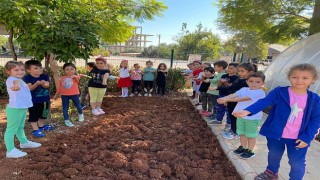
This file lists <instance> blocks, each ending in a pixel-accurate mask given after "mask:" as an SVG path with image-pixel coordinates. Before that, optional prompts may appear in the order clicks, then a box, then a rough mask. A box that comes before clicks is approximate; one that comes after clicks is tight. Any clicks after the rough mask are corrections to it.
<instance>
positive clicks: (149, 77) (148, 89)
mask: <svg viewBox="0 0 320 180" xmlns="http://www.w3.org/2000/svg"><path fill="white" fill-rule="evenodd" d="M152 65H153V63H152V61H147V62H146V66H147V67H146V68H144V70H143V82H144V92H145V94H144V96H152V95H151V93H152V91H153V81H154V79H155V74H156V72H157V70H156V69H155V68H153V67H152Z"/></svg>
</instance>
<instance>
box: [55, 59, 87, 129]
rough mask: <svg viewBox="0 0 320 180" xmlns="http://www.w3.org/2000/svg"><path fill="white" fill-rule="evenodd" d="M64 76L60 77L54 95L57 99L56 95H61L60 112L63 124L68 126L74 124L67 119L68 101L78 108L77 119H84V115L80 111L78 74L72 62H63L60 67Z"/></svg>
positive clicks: (81, 120)
mask: <svg viewBox="0 0 320 180" xmlns="http://www.w3.org/2000/svg"><path fill="white" fill-rule="evenodd" d="M62 69H63V72H64V74H65V76H61V77H60V86H59V88H58V89H57V92H56V94H55V96H54V99H57V96H58V95H61V100H62V112H63V118H64V124H65V125H66V126H68V127H73V126H74V125H73V124H72V123H71V121H70V120H69V114H68V110H69V101H70V100H72V102H73V104H74V106H75V107H76V108H77V110H78V114H79V119H78V120H79V121H80V122H83V121H84V115H83V113H82V107H81V104H80V98H79V95H80V91H79V87H78V86H79V81H80V76H79V75H76V72H77V68H76V66H75V65H74V64H73V63H65V64H64V65H63V67H62Z"/></svg>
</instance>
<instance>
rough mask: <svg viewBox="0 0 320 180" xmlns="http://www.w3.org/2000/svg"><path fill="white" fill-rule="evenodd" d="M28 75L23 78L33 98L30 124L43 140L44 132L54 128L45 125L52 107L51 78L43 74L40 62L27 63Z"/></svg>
mask: <svg viewBox="0 0 320 180" xmlns="http://www.w3.org/2000/svg"><path fill="white" fill-rule="evenodd" d="M25 66H26V70H27V72H28V75H26V76H25V77H24V78H23V81H24V82H25V83H27V85H28V87H29V89H30V91H31V96H32V103H33V106H32V107H30V108H29V120H28V121H29V122H30V123H31V127H32V130H33V131H32V134H33V135H34V136H35V137H37V138H41V137H44V136H45V134H44V133H43V131H51V130H53V129H54V127H53V126H51V125H48V124H45V123H44V120H46V119H47V117H48V112H49V107H50V94H49V76H48V75H45V74H43V69H42V66H41V63H40V61H37V60H28V61H26V62H25Z"/></svg>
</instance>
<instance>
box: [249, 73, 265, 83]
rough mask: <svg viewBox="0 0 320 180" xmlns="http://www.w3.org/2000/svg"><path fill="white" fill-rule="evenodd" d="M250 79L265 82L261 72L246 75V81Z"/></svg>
mask: <svg viewBox="0 0 320 180" xmlns="http://www.w3.org/2000/svg"><path fill="white" fill-rule="evenodd" d="M252 77H256V78H261V79H262V81H263V82H264V81H265V80H266V76H265V75H264V74H263V73H262V72H252V73H250V74H249V75H248V77H247V79H249V78H252Z"/></svg>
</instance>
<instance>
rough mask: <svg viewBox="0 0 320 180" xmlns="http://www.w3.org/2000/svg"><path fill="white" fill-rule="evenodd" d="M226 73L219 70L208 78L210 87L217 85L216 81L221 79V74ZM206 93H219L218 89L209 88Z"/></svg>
mask: <svg viewBox="0 0 320 180" xmlns="http://www.w3.org/2000/svg"><path fill="white" fill-rule="evenodd" d="M224 74H226V72H220V73H216V74H215V75H214V78H213V79H211V80H210V86H209V88H210V87H218V82H219V80H220V79H221V76H222V75H224ZM207 93H209V94H212V95H219V90H213V91H211V90H209V89H208V91H207Z"/></svg>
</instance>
